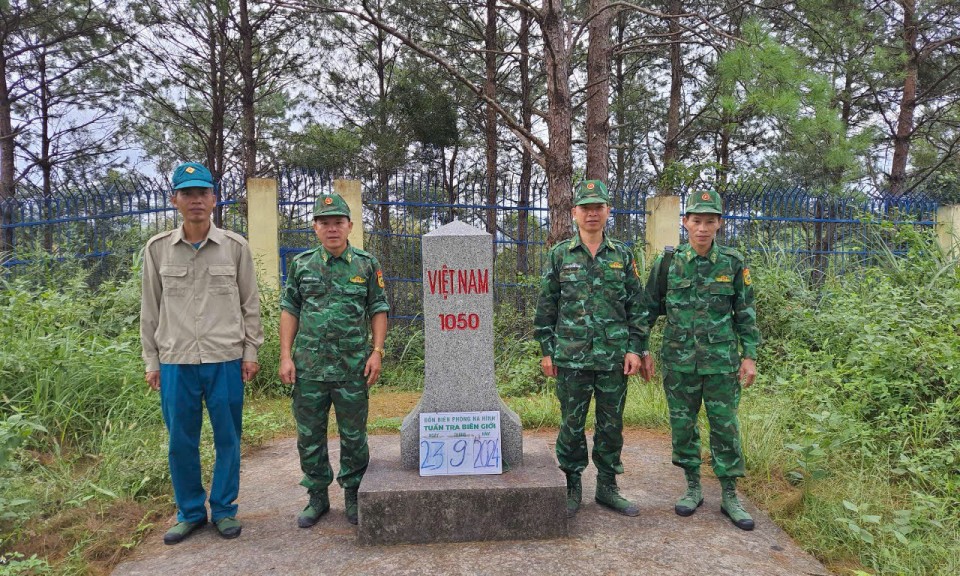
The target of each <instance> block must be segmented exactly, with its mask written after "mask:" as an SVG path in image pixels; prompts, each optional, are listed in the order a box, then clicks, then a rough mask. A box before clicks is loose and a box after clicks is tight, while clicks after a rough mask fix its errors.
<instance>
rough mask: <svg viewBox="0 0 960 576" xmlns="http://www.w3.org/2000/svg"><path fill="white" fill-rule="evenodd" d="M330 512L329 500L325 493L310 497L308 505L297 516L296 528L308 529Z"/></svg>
mask: <svg viewBox="0 0 960 576" xmlns="http://www.w3.org/2000/svg"><path fill="white" fill-rule="evenodd" d="M329 511H330V498H329V496H328V495H327V491H326V490H324V491H323V492H318V493H316V494H311V495H310V503H309V504H307V507H306V508H304V509H303V511H302V512H300V514H299V515H298V516H297V526H299V527H301V528H309V527H311V526H313V525H314V524H316V523H317V522H319V521H320V517H321V516H323V515H324V514H326V513H327V512H329Z"/></svg>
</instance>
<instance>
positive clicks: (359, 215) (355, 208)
mask: <svg viewBox="0 0 960 576" xmlns="http://www.w3.org/2000/svg"><path fill="white" fill-rule="evenodd" d="M333 191H334V192H336V193H337V194H339V195H340V196H342V197H343V199H344V200H346V201H347V206H349V207H350V214H352V216H351V218H350V220H352V221H353V230H351V231H350V237H349V240H350V245H351V246H353V247H354V248H359V249H361V250H363V201H362V196H361V195H362V192H361V188H360V181H359V180H334V181H333Z"/></svg>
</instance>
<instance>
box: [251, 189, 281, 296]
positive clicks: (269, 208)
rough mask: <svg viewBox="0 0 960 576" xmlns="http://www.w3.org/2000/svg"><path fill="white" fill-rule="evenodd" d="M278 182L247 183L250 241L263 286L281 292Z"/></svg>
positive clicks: (258, 275)
mask: <svg viewBox="0 0 960 576" xmlns="http://www.w3.org/2000/svg"><path fill="white" fill-rule="evenodd" d="M279 217H280V216H279V214H278V212H277V181H276V180H274V179H272V178H249V179H248V180H247V226H248V229H247V239H248V241H249V242H250V251H251V252H252V253H253V260H254V262H255V263H256V267H257V277H258V278H259V279H260V283H261V285H262V286H269V287H273V288H278V289H279V288H280V237H279V222H278V221H279Z"/></svg>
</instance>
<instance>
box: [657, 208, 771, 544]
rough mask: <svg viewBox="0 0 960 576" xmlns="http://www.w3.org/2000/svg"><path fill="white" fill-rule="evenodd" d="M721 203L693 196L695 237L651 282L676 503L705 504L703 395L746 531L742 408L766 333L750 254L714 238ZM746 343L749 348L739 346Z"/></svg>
mask: <svg viewBox="0 0 960 576" xmlns="http://www.w3.org/2000/svg"><path fill="white" fill-rule="evenodd" d="M722 214H723V211H722V204H721V201H720V196H719V195H718V194H717V193H716V192H715V191H713V190H707V191H704V192H700V193H696V194H694V195H692V196H691V198H690V200H689V205H688V207H687V212H686V214H685V215H684V217H683V226H684V228H686V230H687V233H688V237H689V243H688V244H684V245H682V246H680V247H679V248H678V249H677V251H676V252H675V253H674V254H673V256H672V261H671V262H669V263H668V264H669V269H668V270H667V277H666V279H665V281H664V279H662V278H661V277H660V276H661V271H662V266H661V263H662V261H663V258H664V256H660V257H659V258H657V259H656V260H655V261H654V263H653V268H652V270H651V271H650V277H649V279H648V281H647V286H646V289H647V294H648V295H649V296H650V301H649V303H650V308H649V315H648V316H647V321H648V322H649V324H650V326H651V327H652V326H653V324H654V323H655V322H656V320H657V318H658V317H659V316H661V315H665V316H666V317H667V323H666V326H665V327H664V329H663V348H662V361H663V367H664V375H663V386H664V390H665V392H666V396H667V405H668V406H669V409H670V429H671V432H672V435H673V463H674V464H675V465H676V466H679V467H681V468H683V471H684V474H685V475H686V479H687V490H686V492H685V493H684V494H683V496H681V497H680V499H679V500H678V501H677V504H676V506H675V507H674V510H675V511H676V513H677V514H679V515H680V516H690V515H691V514H693V513H694V512H695V511H696V510H697V508H698V507H699V506H700V505H701V504H703V493H702V490H701V488H700V434H699V432H698V430H697V414H698V413H699V411H700V404H701V402H702V403H703V404H704V406H705V407H706V411H707V419H708V420H709V422H710V456H711V460H712V463H713V471H714V472H715V473H716V475H717V478H719V479H720V484H721V485H722V486H723V499H722V503H721V505H720V508H721V510H722V511H723V513H724V514H725V515H727V516H728V517H729V518H730V519H731V520H732V521H733V523H734V524H735V525H736V526H737V527H738V528H740V529H742V530H753V526H754V523H753V519H752V518H751V517H750V515H749V514H748V513H747V512H746V511H745V510H744V509H743V506H742V505H741V504H740V500H739V499H738V498H737V492H736V480H737V478H740V477H743V475H744V472H745V468H744V460H743V450H742V448H741V445H740V424H739V421H738V419H737V408H738V406H739V404H740V387H741V385H742V386H743V387H744V388H746V387H749V386H750V385H751V384H753V380H754V378H755V377H756V373H757V368H756V364H755V359H756V357H757V346H758V345H759V342H760V333H759V330H758V329H757V323H756V313H755V312H754V308H753V288H752V287H751V280H750V270H749V269H748V268H745V267H744V260H743V256H742V255H740V253H739V252H737V251H736V250H734V249H732V248H727V247H724V246H720V245H718V244H717V243H716V242H714V239H715V238H716V235H717V231H718V230H719V229H720V226H721V217H722ZM740 348H742V354H741V351H740Z"/></svg>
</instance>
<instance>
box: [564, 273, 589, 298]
mask: <svg viewBox="0 0 960 576" xmlns="http://www.w3.org/2000/svg"><path fill="white" fill-rule="evenodd" d="M557 281H558V282H560V297H561V298H562V299H563V300H578V299H580V298H583V297H584V296H586V292H587V281H586V274H585V273H584V271H583V269H582V268H581V269H579V270H570V271H567V272H561V273H560V276H559V277H558V278H557Z"/></svg>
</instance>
